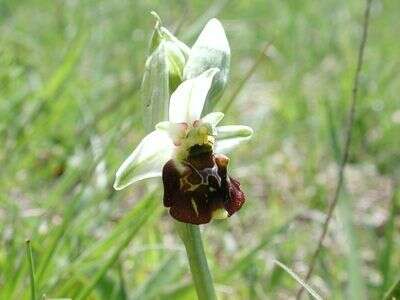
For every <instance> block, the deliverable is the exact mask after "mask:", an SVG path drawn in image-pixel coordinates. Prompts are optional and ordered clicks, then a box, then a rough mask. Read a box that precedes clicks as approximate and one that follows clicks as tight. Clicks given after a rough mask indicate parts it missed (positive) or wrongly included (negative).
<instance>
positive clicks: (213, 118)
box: [201, 112, 224, 127]
mask: <svg viewBox="0 0 400 300" xmlns="http://www.w3.org/2000/svg"><path fill="white" fill-rule="evenodd" d="M223 118H224V114H223V113H222V112H212V113H209V114H208V115H205V116H204V117H202V118H201V121H202V122H203V123H208V124H211V125H212V126H213V127H215V126H217V125H218V123H219V122H221V120H222V119H223Z"/></svg>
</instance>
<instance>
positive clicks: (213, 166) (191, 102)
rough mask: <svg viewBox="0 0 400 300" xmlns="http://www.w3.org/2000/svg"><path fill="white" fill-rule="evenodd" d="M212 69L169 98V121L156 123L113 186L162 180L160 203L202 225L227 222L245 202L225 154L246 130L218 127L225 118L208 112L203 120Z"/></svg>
mask: <svg viewBox="0 0 400 300" xmlns="http://www.w3.org/2000/svg"><path fill="white" fill-rule="evenodd" d="M218 72H219V70H218V69H217V68H211V69H209V70H207V71H205V72H203V73H202V74H201V75H199V76H197V77H195V78H192V79H188V80H185V81H184V82H182V83H181V84H180V85H179V86H178V88H177V89H176V90H175V92H174V93H173V94H172V95H171V99H170V104H169V121H164V122H160V123H158V124H157V125H156V126H155V130H154V131H152V132H151V133H150V134H148V135H147V136H146V137H144V139H143V140H142V141H141V142H140V143H139V145H138V146H137V148H136V149H135V150H134V151H133V152H132V154H131V155H130V156H129V157H128V158H127V159H126V160H125V161H124V162H123V164H122V165H121V167H120V168H119V169H118V171H117V174H116V180H115V183H114V188H115V189H117V190H120V189H123V188H125V187H126V186H128V185H130V184H132V183H134V182H136V181H139V180H142V179H146V178H151V177H159V176H162V179H163V183H164V205H165V206H166V207H169V208H170V214H171V215H172V217H174V218H175V219H177V220H178V221H181V222H185V223H192V224H204V223H208V222H210V220H211V219H212V218H217V219H218V218H226V217H228V216H231V215H232V214H233V213H235V212H236V211H237V210H239V209H240V207H241V206H242V204H243V203H244V201H245V197H244V194H243V192H242V191H241V190H240V184H239V182H238V181H237V180H235V179H233V178H231V177H229V176H228V175H227V166H228V163H229V158H228V157H227V156H225V154H227V153H228V152H229V151H230V150H232V149H233V148H235V147H236V146H237V145H239V144H240V143H242V142H244V141H247V140H248V139H249V138H250V137H251V135H252V133H253V130H252V129H251V128H250V127H247V126H241V125H230V126H217V125H218V124H219V122H220V121H221V120H222V118H223V117H224V114H223V113H221V112H212V113H209V114H207V115H206V116H204V117H201V114H202V110H203V107H204V104H205V101H206V98H207V94H208V92H209V90H210V88H211V84H212V80H213V77H214V76H215V75H216V74H217V73H218Z"/></svg>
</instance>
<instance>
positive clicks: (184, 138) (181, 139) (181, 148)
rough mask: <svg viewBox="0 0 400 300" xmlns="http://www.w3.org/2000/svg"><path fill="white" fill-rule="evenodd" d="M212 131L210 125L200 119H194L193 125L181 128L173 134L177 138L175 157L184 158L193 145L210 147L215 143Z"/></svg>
mask: <svg viewBox="0 0 400 300" xmlns="http://www.w3.org/2000/svg"><path fill="white" fill-rule="evenodd" d="M182 129H183V127H182ZM214 131H215V130H214V129H213V127H212V125H210V124H208V123H201V122H200V121H196V122H194V123H193V125H189V126H187V127H186V128H184V129H183V130H181V131H180V132H179V133H178V134H176V135H175V137H176V140H177V143H175V144H176V145H177V149H176V158H177V159H178V160H185V159H186V158H187V156H188V154H189V150H190V149H191V148H192V147H193V146H195V145H199V146H204V145H208V146H210V149H212V148H213V146H214V143H215V132H214Z"/></svg>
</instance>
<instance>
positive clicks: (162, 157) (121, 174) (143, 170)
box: [114, 130, 174, 190]
mask: <svg viewBox="0 0 400 300" xmlns="http://www.w3.org/2000/svg"><path fill="white" fill-rule="evenodd" d="M173 149H174V146H173V144H172V141H171V139H170V138H169V135H168V133H167V132H166V131H164V130H155V131H153V132H151V133H149V134H148V135H147V136H145V137H144V139H143V140H142V141H141V142H140V144H139V145H138V146H137V147H136V149H135V150H134V151H133V152H132V154H131V155H129V157H128V158H127V159H126V160H125V161H124V162H123V163H122V165H121V166H120V168H119V169H118V171H117V174H116V178H115V182H114V188H115V189H116V190H121V189H123V188H125V187H126V186H128V185H130V184H132V183H134V182H136V181H139V180H142V179H146V178H151V177H158V176H161V173H162V168H163V166H164V165H165V163H166V162H167V161H168V160H170V159H171V157H172V153H173Z"/></svg>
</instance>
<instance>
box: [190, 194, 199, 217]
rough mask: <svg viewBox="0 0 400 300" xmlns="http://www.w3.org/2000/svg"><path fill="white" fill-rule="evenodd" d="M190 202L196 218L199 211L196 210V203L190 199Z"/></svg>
mask: <svg viewBox="0 0 400 300" xmlns="http://www.w3.org/2000/svg"><path fill="white" fill-rule="evenodd" d="M190 202H192V207H193V210H194V212H195V213H196V215H197V216H199V211H198V209H197V204H196V202H195V201H194V199H193V198H190Z"/></svg>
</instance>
